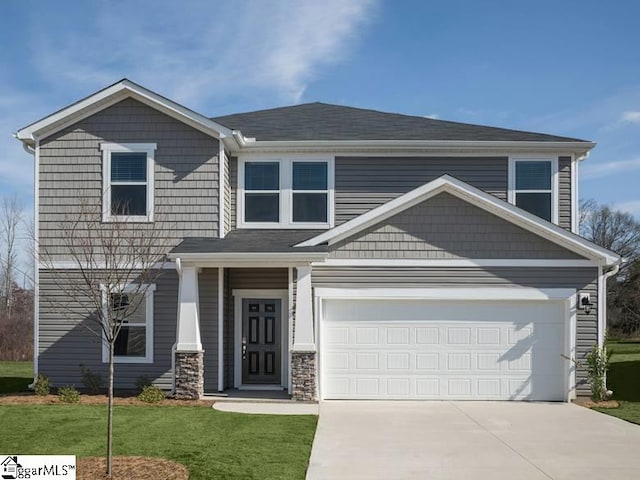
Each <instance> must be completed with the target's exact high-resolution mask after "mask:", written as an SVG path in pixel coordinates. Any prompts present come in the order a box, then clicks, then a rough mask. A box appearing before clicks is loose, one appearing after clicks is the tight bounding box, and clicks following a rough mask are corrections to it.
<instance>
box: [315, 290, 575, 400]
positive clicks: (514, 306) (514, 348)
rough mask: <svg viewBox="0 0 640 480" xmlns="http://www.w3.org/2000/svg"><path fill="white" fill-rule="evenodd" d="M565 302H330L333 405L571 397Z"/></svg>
mask: <svg viewBox="0 0 640 480" xmlns="http://www.w3.org/2000/svg"><path fill="white" fill-rule="evenodd" d="M564 309H565V307H564V303H563V302H554V301H473V302H470V301H467V302H464V301H433V300H429V301H427V300H337V299H336V300H325V301H324V303H323V328H322V332H321V335H322V336H321V339H320V342H321V349H322V351H321V358H320V362H321V364H320V370H321V372H322V373H321V378H322V380H321V381H322V384H321V388H322V396H323V398H325V399H354V398H361V399H377V398H379V399H441V400H444V399H474V400H481V399H485V400H524V399H527V400H564V399H565V388H566V387H565V377H566V372H567V364H566V360H564V359H563V358H562V354H563V353H565V340H564V339H565V328H564Z"/></svg>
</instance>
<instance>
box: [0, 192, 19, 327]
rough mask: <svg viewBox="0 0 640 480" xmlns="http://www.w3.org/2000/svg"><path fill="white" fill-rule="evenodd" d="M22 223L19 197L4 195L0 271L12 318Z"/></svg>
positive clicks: (0, 211) (5, 305)
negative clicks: (18, 239) (18, 243)
mask: <svg viewBox="0 0 640 480" xmlns="http://www.w3.org/2000/svg"><path fill="white" fill-rule="evenodd" d="M21 223H22V205H21V204H20V202H19V201H18V199H17V197H15V196H11V197H4V198H3V199H2V204H1V205H0V244H1V245H2V253H0V266H1V268H2V271H1V272H0V275H1V280H2V292H1V293H0V295H1V296H2V308H3V310H4V311H5V312H6V314H7V317H8V318H9V319H10V318H11V310H12V304H13V290H14V284H15V282H16V278H15V276H16V272H17V263H18V251H17V250H18V247H17V244H16V240H17V238H18V229H19V227H20V225H21Z"/></svg>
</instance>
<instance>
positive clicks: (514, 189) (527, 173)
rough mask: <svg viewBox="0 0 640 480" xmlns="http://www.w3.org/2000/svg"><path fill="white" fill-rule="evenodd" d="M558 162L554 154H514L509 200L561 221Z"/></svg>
mask: <svg viewBox="0 0 640 480" xmlns="http://www.w3.org/2000/svg"><path fill="white" fill-rule="evenodd" d="M557 173H558V164H557V159H555V158H512V159H511V161H510V171H509V202H511V203H513V204H515V205H517V206H518V207H520V208H522V209H523V210H526V211H528V212H530V213H533V214H534V215H537V216H538V217H540V218H544V219H545V220H548V221H550V222H553V223H558V195H557V191H558V188H557Z"/></svg>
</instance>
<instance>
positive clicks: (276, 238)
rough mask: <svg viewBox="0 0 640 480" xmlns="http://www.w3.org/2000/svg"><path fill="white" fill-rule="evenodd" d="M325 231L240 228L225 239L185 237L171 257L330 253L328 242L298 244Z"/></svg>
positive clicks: (228, 234)
mask: <svg viewBox="0 0 640 480" xmlns="http://www.w3.org/2000/svg"><path fill="white" fill-rule="evenodd" d="M323 231H324V230H268V229H266V230H265V229H238V230H232V231H231V232H229V233H227V235H226V236H225V237H224V238H201V237H192V238H185V239H184V240H183V241H182V242H181V243H180V244H179V245H178V246H176V247H175V248H174V249H173V250H172V251H171V253H170V256H172V257H179V256H181V255H184V254H187V255H189V254H216V253H228V254H238V253H250V254H251V253H253V254H255V253H266V254H269V253H293V254H301V253H326V252H327V244H326V243H325V244H320V245H314V246H309V247H296V246H295V245H296V244H298V243H301V242H303V241H305V240H308V239H310V238H313V237H315V236H317V235H319V234H321V233H322V232H323Z"/></svg>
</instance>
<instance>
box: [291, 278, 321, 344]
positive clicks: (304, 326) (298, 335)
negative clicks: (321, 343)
mask: <svg viewBox="0 0 640 480" xmlns="http://www.w3.org/2000/svg"><path fill="white" fill-rule="evenodd" d="M296 270H297V272H298V275H297V284H296V314H295V315H296V316H295V321H296V323H295V333H294V338H293V348H292V351H294V352H315V351H316V342H315V338H314V332H313V298H312V295H311V266H310V265H306V266H303V267H296Z"/></svg>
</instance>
